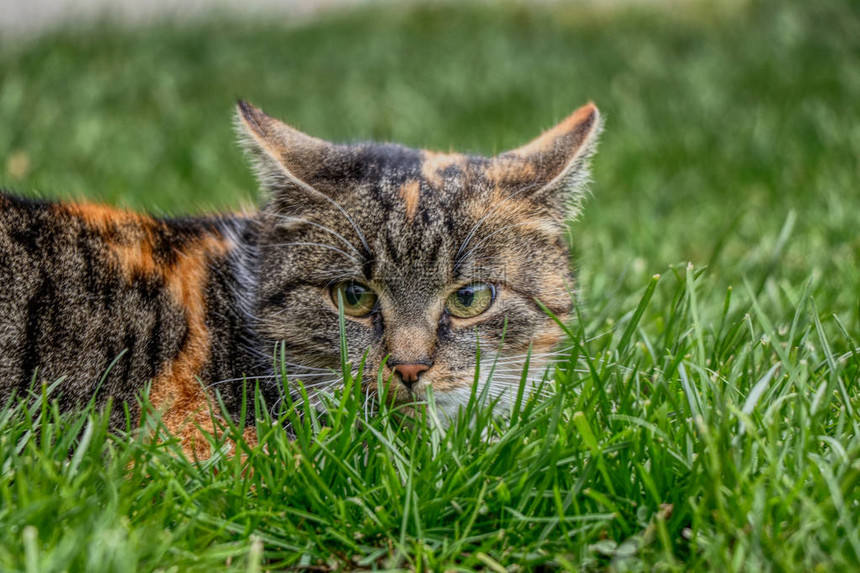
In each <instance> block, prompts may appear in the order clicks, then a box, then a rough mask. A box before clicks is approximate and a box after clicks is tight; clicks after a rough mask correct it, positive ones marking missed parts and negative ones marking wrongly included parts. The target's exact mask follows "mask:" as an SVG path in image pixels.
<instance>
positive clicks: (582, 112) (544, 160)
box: [490, 103, 603, 216]
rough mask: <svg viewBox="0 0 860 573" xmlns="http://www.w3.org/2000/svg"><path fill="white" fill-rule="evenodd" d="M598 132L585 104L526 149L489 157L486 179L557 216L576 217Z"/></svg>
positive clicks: (596, 118)
mask: <svg viewBox="0 0 860 573" xmlns="http://www.w3.org/2000/svg"><path fill="white" fill-rule="evenodd" d="M602 128H603V121H602V119H601V117H600V112H599V111H598V110H597V107H596V106H595V105H594V104H593V103H588V104H586V105H584V106H582V107H581V108H579V109H578V110H576V111H575V112H573V113H572V114H571V115H570V116H568V117H567V119H565V120H564V121H562V122H561V123H559V124H558V125H556V126H555V127H553V128H552V129H550V130H548V131H546V132H544V133H543V134H542V135H540V136H539V137H537V138H536V139H534V140H532V141H531V142H529V143H528V144H526V145H524V146H522V147H519V148H517V149H514V150H512V151H508V152H506V153H502V154H501V155H497V156H496V157H494V158H493V159H492V160H491V164H490V173H491V178H492V179H494V181H495V183H496V184H498V185H501V186H506V187H507V188H508V189H510V190H511V192H513V193H518V194H521V196H522V197H523V198H528V199H530V200H531V201H533V202H535V203H537V204H542V205H544V206H546V207H549V208H550V209H551V210H553V211H556V212H558V213H559V214H561V215H562V216H563V215H576V214H577V212H578V210H579V204H580V200H581V198H582V195H583V193H584V191H585V185H586V184H587V183H588V180H589V160H590V159H591V156H592V155H594V152H595V151H596V148H597V139H598V137H599V135H600V132H601V130H602Z"/></svg>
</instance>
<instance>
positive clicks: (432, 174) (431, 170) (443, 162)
mask: <svg viewBox="0 0 860 573" xmlns="http://www.w3.org/2000/svg"><path fill="white" fill-rule="evenodd" d="M423 156H424V163H423V164H422V165H421V175H422V176H423V177H424V179H426V180H427V182H428V183H430V184H431V185H435V186H437V187H438V186H441V185H442V184H443V183H444V180H443V177H442V172H443V171H445V170H446V169H448V168H449V167H453V166H458V165H459V166H461V167H462V166H465V164H466V157H465V156H463V155H460V154H459V153H436V152H434V151H425V152H424V153H423Z"/></svg>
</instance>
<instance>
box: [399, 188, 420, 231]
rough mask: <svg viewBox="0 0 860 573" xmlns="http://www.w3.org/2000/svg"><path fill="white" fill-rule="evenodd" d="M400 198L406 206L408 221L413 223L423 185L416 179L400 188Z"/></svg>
mask: <svg viewBox="0 0 860 573" xmlns="http://www.w3.org/2000/svg"><path fill="white" fill-rule="evenodd" d="M400 197H401V198H402V199H403V202H404V204H405V205H406V219H407V220H408V221H409V222H410V223H412V221H413V220H414V219H415V212H416V211H417V210H418V200H419V199H420V198H421V183H420V182H418V181H416V180H414V179H413V180H411V181H407V182H406V183H404V184H403V185H402V186H401V187H400Z"/></svg>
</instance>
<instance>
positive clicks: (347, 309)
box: [331, 281, 377, 316]
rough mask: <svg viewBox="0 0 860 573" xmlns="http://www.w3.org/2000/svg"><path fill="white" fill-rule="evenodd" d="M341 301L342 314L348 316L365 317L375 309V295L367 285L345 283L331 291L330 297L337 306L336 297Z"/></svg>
mask: <svg viewBox="0 0 860 573" xmlns="http://www.w3.org/2000/svg"><path fill="white" fill-rule="evenodd" d="M338 293H340V296H341V298H342V299H343V312H344V313H346V314H348V315H349V316H367V315H368V314H370V313H371V312H373V311H374V309H375V308H376V299H377V297H376V293H375V292H373V290H371V288H370V287H369V286H367V285H363V284H361V283H359V282H356V281H347V282H344V283H340V284H338V285H335V286H334V288H332V289H331V297H332V300H333V301H334V304H335V305H337V295H338Z"/></svg>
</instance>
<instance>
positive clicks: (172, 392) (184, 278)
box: [149, 236, 229, 458]
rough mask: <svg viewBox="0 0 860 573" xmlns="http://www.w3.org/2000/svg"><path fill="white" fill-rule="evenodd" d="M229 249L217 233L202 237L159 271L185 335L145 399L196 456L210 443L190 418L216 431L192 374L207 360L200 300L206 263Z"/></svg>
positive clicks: (206, 334) (207, 397)
mask: <svg viewBox="0 0 860 573" xmlns="http://www.w3.org/2000/svg"><path fill="white" fill-rule="evenodd" d="M228 250H229V244H228V243H227V242H226V241H224V240H223V239H221V238H220V237H214V236H207V237H203V238H201V239H200V240H199V241H197V242H195V243H194V244H193V245H192V246H191V247H189V248H188V249H187V250H186V251H185V252H184V253H183V256H181V257H179V259H178V261H177V263H176V264H175V265H173V266H172V267H170V268H167V269H165V270H164V271H163V272H164V275H163V276H164V280H165V283H166V286H167V290H168V291H169V292H170V294H171V295H172V297H173V299H174V300H175V301H176V302H177V304H179V306H181V307H182V308H183V309H184V310H185V316H186V320H187V328H188V334H187V337H186V342H185V346H183V347H182V349H181V350H180V351H179V354H177V356H176V357H175V358H174V359H173V360H172V361H171V362H168V363H167V364H164V365H163V366H162V367H161V368H160V370H159V372H160V373H159V374H158V376H156V378H155V379H154V380H153V381H152V389H151V391H150V395H149V399H150V401H151V403H152V405H153V406H155V407H156V408H158V409H159V410H160V411H161V412H162V421H163V422H164V425H165V426H166V427H167V429H168V430H170V432H171V433H173V434H175V435H178V436H181V439H182V447H183V449H185V450H186V451H188V449H189V448H190V451H191V452H193V453H194V454H196V455H197V457H198V458H201V457H206V456H207V455H208V454H209V445H208V443H206V441H205V440H204V439H203V438H202V436H200V433H199V430H198V429H197V427H196V426H195V422H196V424H197V425H199V426H201V427H202V428H203V429H204V430H206V431H208V432H210V433H214V430H215V428H214V426H213V424H212V420H211V418H210V414H209V410H210V408H211V407H212V406H213V404H212V400H211V396H210V395H209V393H208V392H206V390H205V389H204V388H203V386H202V384H201V382H200V381H199V380H198V379H197V376H198V375H199V374H200V372H201V371H202V370H203V368H204V367H205V366H206V363H207V362H208V361H209V350H210V346H209V330H208V329H207V328H206V300H205V288H206V282H207V278H208V277H207V275H208V263H209V260H210V259H212V258H217V257H222V256H224V255H225V254H226V253H227V251H228Z"/></svg>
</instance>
